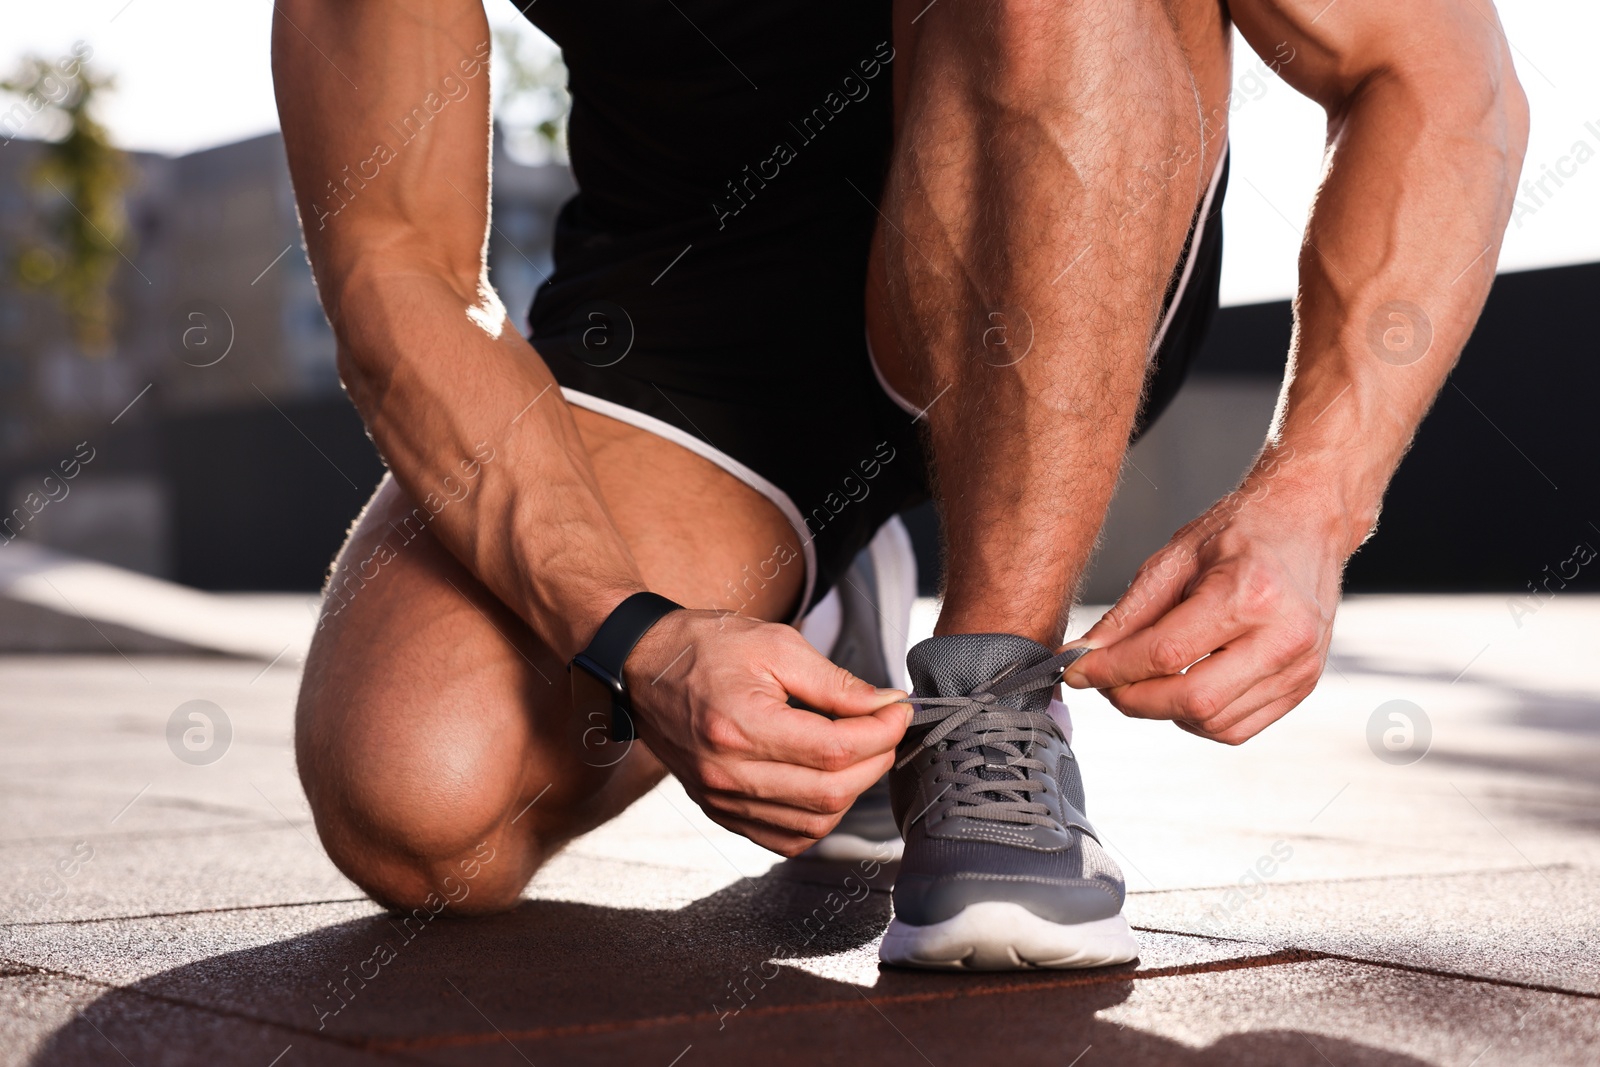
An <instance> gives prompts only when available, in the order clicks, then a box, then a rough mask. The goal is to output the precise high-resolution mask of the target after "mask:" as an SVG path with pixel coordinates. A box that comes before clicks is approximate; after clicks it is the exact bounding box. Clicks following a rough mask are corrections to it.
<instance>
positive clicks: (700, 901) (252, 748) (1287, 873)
mask: <svg viewBox="0 0 1600 1067" xmlns="http://www.w3.org/2000/svg"><path fill="white" fill-rule="evenodd" d="M918 611H919V622H918V625H919V626H931V611H930V605H929V604H928V603H926V602H924V603H923V604H921V605H919V609H918ZM1090 614H1092V613H1084V618H1083V620H1081V622H1083V623H1086V621H1087V619H1088V617H1089V615H1090ZM1516 621H1517V620H1514V619H1513V618H1512V616H1511V615H1510V614H1509V613H1508V612H1507V609H1506V607H1505V604H1504V603H1503V601H1502V599H1501V598H1354V599H1352V601H1350V602H1348V603H1347V604H1346V605H1345V606H1344V608H1343V609H1342V611H1341V619H1340V623H1339V628H1338V630H1337V631H1336V635H1335V643H1334V660H1333V663H1334V668H1333V669H1332V670H1330V672H1329V675H1328V677H1327V678H1326V679H1325V680H1324V682H1323V684H1322V685H1321V686H1319V688H1318V690H1317V692H1316V693H1315V694H1313V696H1312V698H1311V699H1310V700H1308V701H1307V702H1306V704H1305V705H1304V706H1302V707H1301V708H1299V709H1297V710H1296V711H1295V712H1294V713H1293V714H1292V715H1291V716H1289V717H1288V718H1287V719H1286V720H1284V721H1283V722H1282V723H1280V724H1278V725H1276V726H1274V727H1273V728H1272V729H1270V730H1268V731H1267V732H1266V733H1265V734H1263V735H1262V736H1261V737H1260V738H1258V739H1257V740H1255V741H1252V742H1251V743H1250V744H1249V745H1246V746H1243V747H1240V748H1228V747H1224V746H1219V745H1214V744H1209V743H1206V742H1202V741H1199V740H1198V739H1195V738H1193V737H1190V736H1189V735H1186V734H1183V733H1181V732H1179V731H1176V730H1174V729H1172V728H1171V727H1170V726H1169V725H1166V724H1158V723H1146V722H1137V721H1134V720H1129V719H1126V718H1124V717H1122V716H1121V715H1120V714H1118V713H1117V712H1116V711H1115V710H1114V709H1112V708H1111V707H1110V706H1109V705H1107V704H1106V703H1105V702H1104V701H1103V700H1101V699H1100V698H1099V697H1098V695H1096V694H1077V695H1075V696H1073V697H1072V698H1071V699H1072V704H1073V709H1074V720H1075V729H1076V738H1075V747H1076V748H1077V749H1078V751H1079V753H1080V755H1081V756H1082V759H1083V767H1084V771H1085V777H1086V780H1087V784H1088V788H1089V808H1090V814H1091V817H1092V818H1094V820H1095V822H1096V825H1097V827H1099V828H1100V829H1101V830H1102V831H1103V833H1104V836H1105V838H1106V840H1107V842H1108V844H1109V845H1110V847H1111V848H1112V850H1113V852H1114V853H1115V854H1116V855H1117V856H1118V857H1119V858H1120V859H1121V860H1122V862H1123V866H1124V868H1125V870H1126V871H1127V873H1128V877H1129V885H1130V889H1131V890H1132V891H1133V892H1132V895H1131V897H1130V900H1129V905H1128V913H1129V916H1130V918H1131V919H1132V920H1133V921H1134V923H1135V925H1136V926H1138V927H1141V928H1142V932H1141V934H1140V937H1141V941H1142V943H1143V945H1144V953H1143V955H1142V956H1141V959H1140V961H1139V963H1138V964H1137V965H1134V966H1130V967H1127V968H1123V969H1120V970H1112V971H1107V972H1096V973H1092V974H1045V975H1010V976H970V975H940V974H915V973H906V972H892V971H882V970H880V969H879V968H878V966H877V964H876V955H875V953H876V943H877V940H878V938H879V937H880V936H881V933H882V930H883V927H884V926H885V925H886V923H887V921H888V918H889V910H888V900H887V894H886V893H885V892H884V890H885V889H886V888H887V886H888V885H889V882H890V879H891V878H892V873H893V872H892V868H884V869H882V870H879V871H875V872H872V873H871V876H870V877H868V876H867V873H868V872H863V871H860V870H854V871H852V870H851V869H850V868H839V867H837V866H834V865H826V864H816V863H811V862H793V861H791V862H783V861H781V860H780V858H779V857H777V856H775V855H773V854H772V853H769V852H766V851H765V850H763V849H760V848H758V847H757V846H755V845H752V844H751V843H750V842H748V841H745V840H744V839H742V838H739V837H737V836H736V835H733V834H730V833H728V832H727V831H724V830H722V829H721V828H720V827H717V826H716V825H715V824H713V823H712V822H711V821H710V820H709V819H707V818H706V817H705V816H704V814H703V813H702V812H700V811H699V810H698V808H696V807H695V806H694V805H693V803H692V802H691V801H689V799H688V797H687V796H686V795H685V794H684V793H683V791H682V789H681V788H679V787H678V786H677V785H676V784H675V783H671V782H668V783H665V784H664V785H663V786H662V787H661V788H660V789H659V790H657V791H655V792H653V793H652V794H650V795H649V796H647V797H646V798H644V799H643V800H642V801H641V802H640V803H638V804H636V805H634V806H633V807H632V808H630V809H629V811H628V812H626V813H625V814H624V815H623V816H622V817H621V818H620V819H618V820H616V821H614V822H613V823H611V824H609V825H607V826H605V827H602V828H601V829H599V830H597V831H596V832H594V833H593V834H590V835H587V836H586V837H584V838H581V839H579V840H578V841H576V842H574V843H573V844H572V845H571V846H570V847H569V848H568V849H567V850H565V851H564V852H563V853H562V854H560V855H559V856H557V857H556V858H555V859H554V860H553V861H552V862H551V863H550V864H549V865H548V866H547V867H546V868H545V869H544V870H543V871H542V872H541V873H540V875H539V876H538V878H536V879H535V881H534V882H533V884H532V885H530V887H529V888H528V890H527V893H526V897H527V899H526V900H525V901H524V903H523V904H522V905H521V906H520V907H519V908H518V909H516V910H515V911H513V912H512V913H510V914H508V915H504V916H499V917H496V918H491V919H486V920H479V921H472V922H458V921H449V920H444V919H439V920H428V921H427V922H423V921H422V920H420V919H415V918H414V919H413V920H412V922H411V923H410V924H407V923H406V922H404V921H403V920H401V919H397V918H393V917H388V916H385V915H383V914H382V913H381V912H380V911H379V910H378V909H377V908H376V907H375V906H373V905H372V904H370V903H369V902H367V901H364V900H362V899H361V898H360V894H359V892H358V891H357V890H355V888H354V887H353V886H352V885H351V884H350V883H349V882H348V881H346V880H345V879H343V877H342V876H341V875H339V874H338V872H337V871H336V870H335V869H334V868H333V867H332V865H331V864H330V863H329V862H328V860H327V858H326V856H325V855H324V853H323V851H322V849H321V847H320V845H319V844H318V843H317V842H316V839H315V834H314V832H313V828H312V826H311V824H310V818H309V811H308V810H307V808H306V805H305V800H304V796H303V794H302V792H301V790H300V788H299V784H298V781H297V779H296V776H295V772H294V764H293V750H292V715H293V703H294V693H295V688H296V682H297V677H296V676H297V667H296V666H295V662H294V656H293V654H292V651H291V653H290V654H286V655H285V656H284V657H282V658H281V659H280V661H279V662H277V663H271V662H270V661H268V660H266V659H265V657H263V658H261V659H258V660H256V661H254V662H245V661H236V660H227V659H223V658H217V657H211V658H187V659H185V658H171V657H160V656H132V657H131V658H130V659H124V658H122V657H120V656H116V655H109V656H103V657H97V656H82V657H72V658H70V659H68V658H55V659H52V658H47V657H33V658H7V659H0V805H4V810H6V812H7V814H8V815H11V816H12V818H11V819H8V820H5V821H4V822H3V823H0V1005H6V1006H9V1005H12V1004H25V1005H29V1006H27V1007H26V1008H24V1009H17V1010H16V1011H13V1012H7V1011H0V1028H3V1027H7V1026H11V1027H13V1029H9V1030H8V1029H0V1046H3V1047H0V1062H4V1057H5V1056H12V1057H13V1058H14V1060H15V1062H28V1061H30V1057H32V1062H41V1063H43V1062H59V1063H77V1062H119V1063H120V1062H122V1061H121V1060H120V1059H118V1058H116V1057H115V1055H114V1054H113V1053H109V1052H107V1051H106V1047H105V1046H104V1044H103V1042H102V1044H99V1045H97V1044H96V1042H98V1041H102V1039H101V1038H99V1037H98V1036H97V1035H96V1034H95V1033H94V1032H93V1030H92V1028H89V1027H86V1026H85V1020H87V1021H93V1022H95V1023H97V1024H98V1023H99V1022H101V1021H102V1020H103V1019H110V1020H112V1021H113V1023H116V1024H117V1025H122V1023H121V1021H122V1020H125V1019H126V1020H136V1021H134V1022H130V1023H128V1024H127V1025H125V1026H123V1028H122V1029H120V1030H113V1029H110V1028H104V1029H105V1031H106V1034H107V1035H108V1036H110V1037H111V1038H112V1039H113V1040H115V1041H116V1042H117V1044H118V1045H119V1046H123V1048H124V1051H129V1050H130V1048H131V1049H133V1050H136V1051H137V1053H138V1054H137V1055H135V1054H134V1053H133V1051H129V1058H130V1059H131V1060H132V1061H133V1063H135V1064H137V1065H138V1067H144V1064H145V1063H160V1062H175V1063H188V1062H206V1063H211V1062H218V1063H232V1062H246V1063H259V1064H267V1063H268V1062H269V1061H270V1060H271V1059H272V1057H273V1056H275V1055H277V1053H278V1052H279V1051H282V1049H283V1048H284V1047H285V1046H286V1045H288V1044H291V1043H292V1044H294V1045H295V1048H294V1050H293V1052H291V1053H290V1054H288V1055H286V1056H285V1058H284V1060H283V1061H282V1063H281V1065H280V1067H289V1064H290V1063H291V1062H323V1061H324V1060H326V1061H327V1062H339V1058H340V1057H345V1058H348V1057H349V1056H352V1055H357V1054H358V1053H361V1054H370V1055H373V1056H378V1057H381V1058H383V1059H386V1060H393V1059H399V1060H410V1061H415V1062H444V1063H459V1062H471V1063H478V1062H485V1063H493V1062H498V1061H501V1060H503V1061H504V1062H508V1063H523V1062H529V1061H531V1062H537V1063H541V1064H543V1063H546V1062H572V1063H630V1064H631V1063H647V1064H660V1065H662V1067H667V1065H668V1064H671V1063H672V1062H673V1061H674V1059H675V1058H676V1057H680V1056H681V1057H682V1059H681V1060H679V1061H678V1067H693V1064H695V1063H697V1062H703V1063H726V1062H745V1061H758V1062H772V1063H786V1062H791V1061H793V1062H802V1061H803V1062H807V1063H813V1062H816V1063H828V1062H846V1061H848V1062H852V1063H855V1062H881V1063H885V1064H889V1063H897V1062H906V1063H928V1062H931V1063H936V1064H939V1065H941V1067H942V1065H944V1064H946V1063H957V1062H983V1063H987V1062H994V1060H995V1058H996V1056H998V1055H1003V1056H1005V1057H1006V1060H1007V1062H1010V1061H1011V1060H1012V1059H1015V1060H1016V1061H1017V1062H1019V1063H1031V1062H1049V1063H1052V1064H1071V1063H1072V1062H1073V1061H1074V1057H1079V1056H1081V1057H1082V1059H1081V1060H1080V1061H1079V1063H1080V1064H1081V1067H1092V1065H1093V1063H1095V1062H1116V1063H1135V1064H1137V1063H1176V1064H1191V1063H1192V1064H1224V1063H1226V1064H1232V1063H1243V1064H1251V1063H1292V1064H1297V1063H1311V1064H1322V1063H1323V1062H1325V1061H1330V1062H1332V1063H1334V1064H1338V1065H1340V1067H1343V1065H1345V1064H1347V1063H1374V1064H1386V1065H1410V1064H1415V1063H1438V1064H1454V1065H1460V1067H1466V1065H1467V1064H1472V1063H1473V1062H1474V1057H1480V1058H1479V1059H1478V1060H1477V1062H1476V1065H1475V1067H1492V1065H1493V1064H1495V1063H1501V1062H1503V1063H1522V1062H1534V1061H1538V1062H1540V1063H1541V1064H1566V1063H1592V1062H1596V1060H1597V1058H1600V1057H1597V1055H1596V1050H1595V1047H1594V1035H1595V1033H1596V1032H1597V1031H1600V1022H1597V1020H1596V1018H1595V1015H1594V1006H1595V1005H1596V1003H1600V1001H1597V1000H1596V998H1595V996H1594V994H1596V993H1597V992H1600V965H1596V963H1595V962H1594V960H1595V959H1596V958H1600V914H1597V912H1600V905H1597V904H1596V903H1595V902H1596V901H1597V900H1600V815H1597V814H1596V813H1597V812H1600V676H1597V675H1600V672H1597V671H1596V670H1595V668H1594V667H1593V662H1592V648H1594V647H1596V645H1597V643H1600V600H1596V599H1595V598H1589V599H1582V598H1557V600H1555V601H1552V602H1550V603H1548V604H1546V605H1544V606H1543V607H1541V609H1540V610H1539V612H1538V614H1537V615H1536V616H1534V617H1521V618H1520V622H1521V624H1522V625H1521V626H1518V625H1516ZM1080 628H1081V626H1080ZM915 636H916V635H913V637H915ZM1585 649H1588V650H1590V651H1588V652H1585V651H1584V650H1585ZM1586 656H1587V657H1589V658H1587V659H1585V658H1584V657H1586ZM192 699H207V700H211V701H213V702H215V703H217V704H218V705H219V706H221V707H223V708H224V709H225V711H226V713H227V715H228V716H229V719H230V722H231V725H232V726H233V728H234V729H233V739H232V741H231V743H230V746H229V748H228V750H227V752H226V755H225V756H224V757H223V758H222V759H221V760H219V761H217V762H215V763H212V764H209V765H196V764H192V763H187V762H184V761H183V760H182V759H180V758H178V757H177V756H176V755H174V753H173V752H172V750H171V748H170V747H169V744H168V741H167V727H168V723H169V721H170V719H171V717H172V714H173V712H174V710H175V709H177V708H178V707H179V705H181V704H183V703H184V702H186V701H188V700H192ZM1391 699H1407V700H1412V701H1414V702H1416V703H1417V704H1418V705H1419V706H1421V707H1423V708H1424V709H1425V711H1426V714H1427V715H1428V716H1429V718H1430V721H1431V725H1432V728H1433V740H1432V745H1431V748H1430V749H1429V750H1428V752H1427V754H1426V756H1425V757H1424V758H1422V759H1421V760H1419V761H1418V762H1415V763H1412V764H1410V765H1406V766H1396V765H1393V764H1392V763H1389V762H1385V761H1384V760H1383V759H1381V758H1379V755H1378V754H1376V753H1375V752H1374V751H1373V750H1372V748H1371V747H1370V746H1369V744H1368V740H1367V725H1368V721H1369V718H1370V717H1371V715H1372V713H1373V711H1374V709H1375V708H1377V707H1378V706H1379V705H1380V704H1382V703H1383V702H1385V701H1387V700H1391ZM130 801H131V803H130ZM80 842H82V843H84V844H86V845H88V846H90V847H92V848H93V850H94V852H93V856H92V858H90V859H88V860H87V861H81V862H78V863H77V865H76V869H74V870H73V871H72V872H71V874H70V875H66V876H61V877H57V876H56V875H52V874H51V872H52V871H55V872H58V874H59V872H61V871H62V864H64V863H65V864H66V865H67V866H69V867H70V866H72V865H73V859H74V856H75V855H77V854H76V853H75V852H74V849H75V848H76V847H77V846H78V845H79V843H80ZM1263 872H1265V873H1263ZM847 878H854V879H855V880H854V881H849V882H847V881H846V879H847ZM57 882H59V883H61V884H60V885H57ZM830 894H831V896H830ZM41 898H42V903H41ZM22 901H26V902H27V904H28V909H27V910H26V913H25V914H20V915H19V913H18V911H19V909H18V904H19V902H22ZM8 917H9V918H8ZM385 946H386V947H385ZM1324 955H1326V956H1327V957H1329V958H1323V956H1324ZM4 961H10V962H9V963H6V962H4ZM1406 968H1410V969H1406ZM1423 972H1436V973H1423ZM1534 987H1537V988H1534ZM1550 990H1556V991H1557V992H1551V991H1550ZM152 1005H156V1006H159V1010H158V1008H157V1007H152ZM102 1010H104V1011H105V1012H107V1014H106V1015H104V1016H102V1015H101V1014H99V1012H101V1011H102ZM141 1012H142V1013H144V1014H140V1013H141ZM161 1012H167V1013H169V1014H160V1013H161ZM117 1013H121V1014H117ZM188 1013H193V1017H191V1015H190V1014H188ZM12 1015H14V1016H16V1018H15V1019H13V1018H10V1017H8V1016H12ZM17 1019H20V1020H22V1021H16V1020H17ZM1519 1024H1520V1029H1519ZM240 1028H243V1029H240ZM251 1028H255V1029H251ZM13 1033H15V1034H17V1035H18V1037H17V1039H16V1041H15V1042H13V1041H10V1040H6V1038H8V1037H9V1035H11V1034H13ZM191 1033H192V1035H193V1037H192V1039H191ZM119 1035H122V1036H119ZM124 1036H125V1037H127V1039H128V1042H129V1044H124V1041H123V1037H124ZM91 1038H93V1040H90V1039H91ZM280 1039H281V1040H282V1042H283V1043H282V1044H278V1045H277V1046H276V1048H275V1049H274V1048H273V1042H276V1041H279V1040H280ZM14 1046H15V1047H16V1048H24V1049H26V1050H29V1051H25V1052H22V1053H17V1052H15V1051H13V1048H14ZM1091 1046H1092V1048H1091ZM1086 1050H1087V1051H1086ZM302 1057H303V1059H302Z"/></svg>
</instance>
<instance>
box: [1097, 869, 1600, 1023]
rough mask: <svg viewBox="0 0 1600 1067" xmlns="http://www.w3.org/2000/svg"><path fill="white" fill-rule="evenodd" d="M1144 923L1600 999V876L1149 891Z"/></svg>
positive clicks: (1500, 874) (1136, 912)
mask: <svg viewBox="0 0 1600 1067" xmlns="http://www.w3.org/2000/svg"><path fill="white" fill-rule="evenodd" d="M1127 914H1128V918H1129V921H1130V922H1133V923H1134V924H1135V925H1139V926H1146V927H1155V928H1159V929H1168V930H1192V931H1196V932H1199V931H1205V932H1207V933H1212V934H1220V935H1223V936H1230V937H1241V938H1247V939H1249V940H1252V941H1262V942H1266V943H1268V944H1274V945H1294V946H1296V947H1298V948H1306V949H1312V950H1317V951H1323V952H1330V953H1337V954H1340V955H1347V956H1355V957H1359V958H1361V959H1370V960H1386V961H1390V962H1394V963H1400V964H1405V965H1408V966H1413V967H1422V968H1428V969H1432V970H1438V971H1447V972H1450V973H1453V974H1466V975H1473V976H1477V977H1481V978H1492V979H1496V980H1499V981H1505V982H1524V983H1529V984H1531V985H1536V986H1544V987H1549V988H1554V989H1563V990H1571V991H1573V992H1580V993H1588V994H1593V995H1600V872H1597V871H1593V870H1587V869H1574V868H1562V867H1547V868H1543V869H1541V870H1538V871H1529V870H1523V871H1494V872H1487V873H1481V874H1454V875H1427V876H1419V877H1414V878H1372V879H1356V880H1352V881H1348V882H1322V883H1288V884H1282V885H1275V884H1271V883H1263V884H1261V885H1260V886H1258V887H1253V888H1251V889H1248V890H1246V889H1243V888H1241V889H1240V891H1239V892H1238V894H1237V895H1232V894H1226V893H1225V894H1219V893H1217V892H1216V891H1206V892H1198V893H1196V892H1174V893H1141V894H1137V895H1135V896H1134V897H1132V898H1130V900H1129V903H1128V908H1127Z"/></svg>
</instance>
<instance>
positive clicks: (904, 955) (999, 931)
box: [878, 900, 1139, 971]
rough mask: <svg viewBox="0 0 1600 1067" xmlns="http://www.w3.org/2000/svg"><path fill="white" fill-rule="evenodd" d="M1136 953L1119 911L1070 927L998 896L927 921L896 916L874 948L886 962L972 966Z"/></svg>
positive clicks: (1055, 963) (1065, 964) (1070, 962)
mask: <svg viewBox="0 0 1600 1067" xmlns="http://www.w3.org/2000/svg"><path fill="white" fill-rule="evenodd" d="M1138 956H1139V942H1138V941H1136V940H1134V936H1133V930H1132V929H1131V928H1130V927H1129V926H1128V920H1127V919H1125V918H1123V917H1122V916H1121V915H1113V916H1111V917H1110V918H1109V919H1096V920H1094V921H1093V922H1086V923H1076V924H1073V925H1070V926H1069V925H1063V924H1061V923H1053V922H1051V921H1049V920H1048V919H1041V918H1040V917H1039V916H1037V915H1035V914H1034V913H1033V912H1031V911H1029V910H1028V909H1027V908H1024V907H1023V906H1022V905H1020V904H1011V903H1008V902H1006V901H996V900H991V901H984V902H982V903H979V904H969V905H967V906H966V907H965V908H963V909H962V911H961V913H960V914H959V915H956V916H955V917H954V918H950V919H946V920H945V921H944V922H941V923H934V924H932V925H930V926H912V925H911V924H910V923H905V922H901V921H900V920H899V919H895V920H894V921H893V922H891V923H890V924H889V931H888V932H887V933H886V934H884V935H883V944H882V945H881V946H879V948H878V958H879V959H880V960H882V961H883V962H884V963H890V964H895V965H898V966H901V967H934V968H944V969H958V970H974V971H1017V970H1028V969H1030V968H1034V967H1062V968H1069V967H1105V966H1109V965H1110V964H1114V963H1127V962H1128V961H1129V960H1133V959H1137V958H1138Z"/></svg>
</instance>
